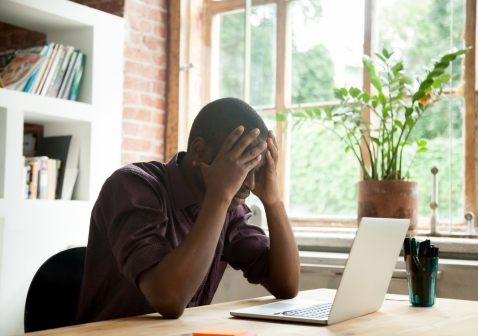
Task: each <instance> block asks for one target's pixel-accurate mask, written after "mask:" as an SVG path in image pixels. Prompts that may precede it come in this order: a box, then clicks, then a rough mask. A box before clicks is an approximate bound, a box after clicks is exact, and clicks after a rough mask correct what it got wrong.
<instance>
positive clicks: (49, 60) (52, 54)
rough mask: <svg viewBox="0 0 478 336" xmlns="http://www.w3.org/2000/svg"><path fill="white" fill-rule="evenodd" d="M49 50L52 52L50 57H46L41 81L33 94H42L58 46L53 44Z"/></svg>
mask: <svg viewBox="0 0 478 336" xmlns="http://www.w3.org/2000/svg"><path fill="white" fill-rule="evenodd" d="M50 48H52V51H51V53H50V55H49V56H48V59H47V60H46V68H45V72H44V73H43V75H42V78H41V81H40V83H39V85H38V87H37V88H36V90H35V92H33V93H36V94H40V93H41V92H42V90H43V86H44V85H45V82H46V79H47V78H48V74H49V73H50V69H51V66H52V64H53V61H54V59H55V56H56V53H57V52H58V48H59V44H57V43H53V46H52V47H50Z"/></svg>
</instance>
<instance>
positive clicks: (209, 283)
mask: <svg viewBox="0 0 478 336" xmlns="http://www.w3.org/2000/svg"><path fill="white" fill-rule="evenodd" d="M277 160H278V151H277V144H276V140H275V138H274V136H273V134H272V132H270V131H268V130H267V128H266V126H265V124H264V122H263V120H262V119H261V117H260V116H259V115H258V114H257V112H256V111H254V109H252V107H250V106H249V105H248V104H246V103H244V102H243V101H241V100H239V99H234V98H224V99H219V100H216V101H214V102H212V103H210V104H208V105H206V106H205V107H204V108H203V109H202V110H201V111H200V112H199V114H198V116H197V117H196V119H195V120H194V123H193V125H192V128H191V132H190V135H189V140H188V149H187V152H180V153H178V154H177V155H176V156H175V157H174V158H173V159H172V160H171V161H170V162H169V163H167V164H162V163H159V162H142V163H135V164H130V165H126V166H125V167H123V168H121V169H119V170H117V171H116V172H115V173H113V174H112V175H111V176H110V177H109V178H108V179H107V181H106V182H105V184H104V185H103V187H102V190H101V192H100V195H99V197H98V200H97V202H96V204H95V206H94V208H93V211H92V215H91V224H90V233H89V238H88V247H87V253H86V262H85V272H84V277H83V282H82V290H81V294H80V303H79V309H78V315H77V320H78V322H90V321H97V320H105V319H112V318H118V317H124V316H132V315H139V314H146V313H152V312H154V311H156V312H158V313H160V314H161V315H163V316H164V317H170V318H177V317H179V316H181V314H182V313H183V311H184V309H185V308H186V307H193V306H198V305H204V304H209V303H210V302H211V300H212V298H213V296H214V293H215V291H216V289H217V286H218V285H219V282H220V279H221V277H222V275H223V273H224V270H225V267H226V265H227V264H228V263H229V264H230V265H231V266H232V267H233V268H235V269H240V270H242V271H243V273H244V276H245V277H246V278H247V279H248V281H249V282H251V283H260V284H262V285H263V286H264V287H265V288H266V289H267V290H269V291H270V292H271V293H272V294H273V295H275V296H276V297H277V298H292V297H294V296H295V295H296V294H297V291H298V282H299V257H298V252H297V246H296V244H295V241H294V237H293V234H292V230H291V227H290V224H289V221H288V219H287V214H286V212H285V209H284V204H283V202H282V201H281V199H280V197H279V191H278V186H277V176H276V166H277ZM251 191H252V192H253V193H254V194H255V195H256V196H257V197H259V199H260V200H261V201H262V203H263V205H264V208H265V212H266V216H267V225H268V227H269V237H267V236H266V235H265V234H264V232H263V231H262V230H261V229H260V228H259V227H257V226H254V225H249V224H247V221H248V219H249V218H250V217H251V212H250V210H249V208H248V207H247V206H246V205H245V203H244V202H245V199H246V198H247V197H248V196H249V194H250V192H251Z"/></svg>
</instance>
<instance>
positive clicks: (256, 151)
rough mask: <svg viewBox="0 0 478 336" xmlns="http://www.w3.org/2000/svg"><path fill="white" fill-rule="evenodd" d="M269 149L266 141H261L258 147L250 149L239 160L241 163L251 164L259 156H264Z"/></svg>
mask: <svg viewBox="0 0 478 336" xmlns="http://www.w3.org/2000/svg"><path fill="white" fill-rule="evenodd" d="M266 149H267V143H266V142H265V141H261V142H260V143H259V144H258V145H257V146H254V147H252V148H249V149H248V150H246V151H245V152H244V153H243V154H242V156H241V157H240V158H239V161H240V162H243V163H244V162H249V161H251V160H253V159H255V158H256V157H257V156H258V155H260V154H262V152H264V151H265V150H266Z"/></svg>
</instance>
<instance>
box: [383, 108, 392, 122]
mask: <svg viewBox="0 0 478 336" xmlns="http://www.w3.org/2000/svg"><path fill="white" fill-rule="evenodd" d="M391 110H392V108H391V107H390V106H386V107H384V108H383V109H382V118H384V119H386V118H388V112H390V111H391Z"/></svg>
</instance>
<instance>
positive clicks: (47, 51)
mask: <svg viewBox="0 0 478 336" xmlns="http://www.w3.org/2000/svg"><path fill="white" fill-rule="evenodd" d="M53 46H54V43H52V42H50V43H48V44H47V45H46V46H45V48H44V49H43V52H42V55H43V56H44V57H45V58H44V61H43V63H42V65H41V66H40V67H39V69H38V71H37V72H36V73H35V76H34V78H33V79H32V83H31V84H30V85H29V87H28V90H26V91H25V92H30V93H35V92H36V91H37V89H38V87H39V86H40V82H41V80H42V78H43V75H44V73H45V71H46V68H47V66H48V59H49V58H50V55H51V53H52V51H53Z"/></svg>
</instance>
